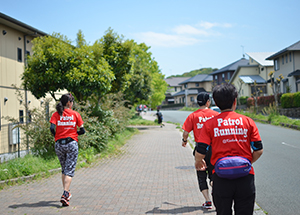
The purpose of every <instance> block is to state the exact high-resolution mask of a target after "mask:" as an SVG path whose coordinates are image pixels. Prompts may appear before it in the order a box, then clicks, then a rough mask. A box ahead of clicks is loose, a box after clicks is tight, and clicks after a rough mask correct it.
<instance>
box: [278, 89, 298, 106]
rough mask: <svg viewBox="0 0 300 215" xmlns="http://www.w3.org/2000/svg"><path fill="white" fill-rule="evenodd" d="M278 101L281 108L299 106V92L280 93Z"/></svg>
mask: <svg viewBox="0 0 300 215" xmlns="http://www.w3.org/2000/svg"><path fill="white" fill-rule="evenodd" d="M280 102H281V106H282V107H283V108H296V107H300V92H296V93H285V94H283V95H282V97H281V100H280Z"/></svg>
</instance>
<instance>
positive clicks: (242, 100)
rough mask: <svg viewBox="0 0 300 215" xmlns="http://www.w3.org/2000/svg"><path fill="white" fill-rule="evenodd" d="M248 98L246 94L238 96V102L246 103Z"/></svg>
mask: <svg viewBox="0 0 300 215" xmlns="http://www.w3.org/2000/svg"><path fill="white" fill-rule="evenodd" d="M248 98H249V97H248V96H241V97H240V103H241V105H245V104H247V99H248Z"/></svg>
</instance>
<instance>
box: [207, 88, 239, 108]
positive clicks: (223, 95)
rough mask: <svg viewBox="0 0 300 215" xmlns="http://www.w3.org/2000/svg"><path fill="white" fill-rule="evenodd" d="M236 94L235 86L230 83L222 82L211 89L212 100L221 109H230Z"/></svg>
mask: <svg viewBox="0 0 300 215" xmlns="http://www.w3.org/2000/svg"><path fill="white" fill-rule="evenodd" d="M237 95H238V94H237V91H236V88H235V86H233V85H232V84H228V83H224V84H221V85H217V86H215V87H214V89H213V98H214V101H215V103H216V105H217V106H218V107H219V108H220V109H221V110H225V109H230V108H231V107H232V105H233V102H234V100H235V99H236V98H237Z"/></svg>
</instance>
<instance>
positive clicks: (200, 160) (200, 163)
mask: <svg viewBox="0 0 300 215" xmlns="http://www.w3.org/2000/svg"><path fill="white" fill-rule="evenodd" d="M204 158H205V155H204V154H200V153H199V152H197V151H195V168H196V170H197V171H199V170H205V169H206V168H207V166H206V162H205V160H204Z"/></svg>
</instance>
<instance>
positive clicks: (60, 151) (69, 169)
mask: <svg viewBox="0 0 300 215" xmlns="http://www.w3.org/2000/svg"><path fill="white" fill-rule="evenodd" d="M55 153H56V155H57V157H58V159H59V162H60V165H61V173H62V174H64V175H67V176H70V177H73V176H74V174H75V168H76V163H77V158H78V143H77V141H75V140H73V141H71V142H69V143H67V144H61V143H59V142H58V141H57V142H56V143H55Z"/></svg>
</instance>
